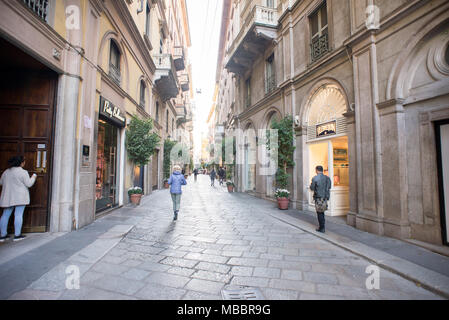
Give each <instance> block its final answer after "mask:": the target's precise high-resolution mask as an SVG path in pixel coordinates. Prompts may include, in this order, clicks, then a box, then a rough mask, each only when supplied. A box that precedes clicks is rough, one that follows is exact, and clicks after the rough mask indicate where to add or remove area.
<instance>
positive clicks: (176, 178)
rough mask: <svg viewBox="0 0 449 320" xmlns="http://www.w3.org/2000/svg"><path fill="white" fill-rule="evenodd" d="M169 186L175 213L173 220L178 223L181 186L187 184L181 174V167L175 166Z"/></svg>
mask: <svg viewBox="0 0 449 320" xmlns="http://www.w3.org/2000/svg"><path fill="white" fill-rule="evenodd" d="M168 184H169V185H170V194H171V198H172V200H173V211H174V212H175V216H174V218H173V220H175V221H176V220H178V213H179V208H180V206H181V195H182V189H181V186H185V185H186V184H187V181H186V179H185V178H184V175H183V174H182V173H181V167H180V166H175V167H174V168H173V173H172V175H171V176H170V179H168Z"/></svg>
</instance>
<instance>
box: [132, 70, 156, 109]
mask: <svg viewBox="0 0 449 320" xmlns="http://www.w3.org/2000/svg"><path fill="white" fill-rule="evenodd" d="M141 81H143V82H144V84H145V106H147V105H148V107H149V108H148V114H150V115H151V111H152V109H151V108H152V104H153V102H152V100H153V99H152V96H151V92H152V90H151V82H150V80H149V79H148V77H147V76H146V75H141V76H140V77H139V79H138V81H137V84H136V92H137V99H136V102H137V103H138V104H139V103H140V82H141Z"/></svg>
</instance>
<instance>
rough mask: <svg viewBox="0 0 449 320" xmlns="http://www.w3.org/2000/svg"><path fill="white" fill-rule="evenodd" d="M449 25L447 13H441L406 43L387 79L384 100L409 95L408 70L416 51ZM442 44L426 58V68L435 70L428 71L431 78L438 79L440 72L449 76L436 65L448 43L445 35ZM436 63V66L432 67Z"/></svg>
mask: <svg viewBox="0 0 449 320" xmlns="http://www.w3.org/2000/svg"><path fill="white" fill-rule="evenodd" d="M448 25H449V12H447V11H446V12H442V13H440V14H439V15H438V16H436V17H432V18H430V19H429V21H426V22H425V23H423V27H422V29H420V31H419V32H418V33H416V34H415V35H414V36H412V37H411V38H410V39H409V40H408V41H407V45H406V46H405V47H404V48H403V49H402V51H401V53H400V54H399V56H398V58H397V59H396V62H395V64H394V65H393V68H392V70H391V73H390V76H389V78H388V84H387V90H386V100H387V101H388V100H393V99H397V100H400V99H405V98H407V96H408V95H409V90H410V87H409V85H410V82H411V80H410V69H411V68H413V66H414V64H416V62H417V60H419V57H417V56H416V54H417V53H418V51H419V50H420V49H421V48H422V46H423V45H425V43H427V42H429V41H431V40H432V39H433V38H435V36H437V33H438V32H439V31H441V30H442V29H443V28H444V27H447V26H448ZM444 40H445V41H444V43H443V42H442V43H441V46H440V47H439V48H434V50H432V52H429V55H428V56H427V61H426V63H427V64H428V66H429V67H430V68H431V69H433V67H435V68H436V69H437V70H429V71H430V72H431V73H432V76H433V77H436V78H438V77H439V76H438V72H437V73H435V71H439V72H440V73H441V71H442V72H443V74H444V73H446V76H447V75H449V70H448V69H447V68H445V67H444V66H441V64H439V63H438V60H439V58H440V57H441V51H442V50H443V56H444V46H445V45H447V43H448V42H449V36H448V35H446V38H445V39H444ZM434 63H436V65H433V66H432V64H434ZM413 69H414V70H413V71H414V74H413V76H414V75H415V74H416V68H413Z"/></svg>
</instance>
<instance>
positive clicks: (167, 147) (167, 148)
mask: <svg viewBox="0 0 449 320" xmlns="http://www.w3.org/2000/svg"><path fill="white" fill-rule="evenodd" d="M176 143H177V142H176V141H171V140H170V139H166V140H165V141H164V161H163V172H164V188H165V189H168V188H169V187H170V186H169V184H168V178H170V174H171V171H170V170H171V165H172V163H171V161H170V153H171V151H172V149H173V147H174V146H175V145H176Z"/></svg>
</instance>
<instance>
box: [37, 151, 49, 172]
mask: <svg viewBox="0 0 449 320" xmlns="http://www.w3.org/2000/svg"><path fill="white" fill-rule="evenodd" d="M35 171H36V173H46V172H47V151H37V152H36V162H35Z"/></svg>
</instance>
